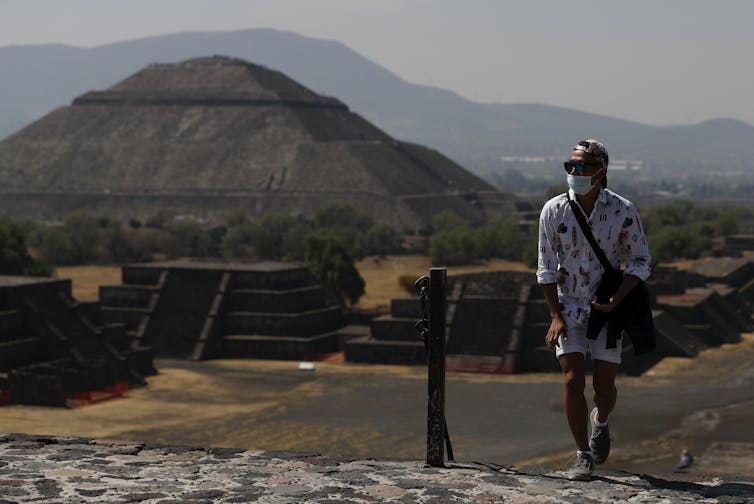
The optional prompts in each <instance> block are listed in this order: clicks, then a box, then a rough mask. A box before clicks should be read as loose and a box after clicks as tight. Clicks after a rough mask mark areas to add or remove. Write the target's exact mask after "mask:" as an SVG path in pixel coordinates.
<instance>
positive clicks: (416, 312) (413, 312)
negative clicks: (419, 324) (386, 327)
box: [390, 296, 422, 320]
mask: <svg viewBox="0 0 754 504" xmlns="http://www.w3.org/2000/svg"><path fill="white" fill-rule="evenodd" d="M390 314H391V315H392V316H393V317H407V318H411V317H413V318H416V319H417V320H418V319H420V318H421V317H422V306H421V299H420V298H419V297H418V296H416V297H402V298H394V299H392V300H391V301H390Z"/></svg>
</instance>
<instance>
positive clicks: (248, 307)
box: [225, 285, 326, 313]
mask: <svg viewBox="0 0 754 504" xmlns="http://www.w3.org/2000/svg"><path fill="white" fill-rule="evenodd" d="M225 303H226V305H225V306H226V309H227V310H228V311H250V312H251V311H253V312H266V313H280V312H283V313H295V312H301V311H306V310H313V309H317V308H324V307H325V304H326V295H325V289H324V288H323V287H322V286H320V285H309V286H306V287H298V288H293V289H284V290H270V289H233V290H232V291H231V292H229V293H228V295H227V297H226V300H225Z"/></svg>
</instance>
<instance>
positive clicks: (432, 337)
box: [427, 268, 448, 467]
mask: <svg viewBox="0 0 754 504" xmlns="http://www.w3.org/2000/svg"><path fill="white" fill-rule="evenodd" d="M447 276H448V270H447V269H446V268H430V270H429V337H428V338H427V340H428V341H427V368H428V384H429V389H428V396H427V464H429V465H431V466H433V467H444V466H445V464H444V453H445V444H444V443H445V311H446V296H445V284H446V281H447Z"/></svg>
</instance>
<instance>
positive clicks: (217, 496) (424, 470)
mask: <svg viewBox="0 0 754 504" xmlns="http://www.w3.org/2000/svg"><path fill="white" fill-rule="evenodd" d="M690 477H691V475H687V474H678V475H672V477H671V476H669V475H663V476H649V475H646V474H639V475H637V474H631V473H626V472H618V471H600V470H598V471H596V473H595V476H594V478H593V479H592V481H589V482H573V481H569V480H567V479H565V478H564V477H563V475H562V474H561V473H558V472H547V471H542V472H534V471H528V472H525V471H521V470H517V469H515V468H512V467H501V466H497V465H492V464H483V463H476V462H464V463H452V464H448V467H447V468H445V469H436V468H430V467H427V466H425V465H424V464H423V463H422V462H418V461H391V460H350V459H343V458H340V459H338V458H332V457H324V456H320V455H316V454H297V453H291V452H271V451H246V450H238V449H228V448H218V449H205V448H187V447H176V446H157V445H149V444H141V443H132V442H124V441H113V440H92V439H86V438H70V437H53V436H38V435H25V434H3V435H0V503H7V502H33V501H36V502H60V503H73V502H118V503H127V502H143V503H152V502H154V503H189V502H190V503H200V502H201V503H204V502H207V503H209V502H227V503H230V502H275V503H301V502H314V503H325V502H330V503H336V502H337V503H344V502H353V503H357V502H359V503H360V502H405V503H427V504H429V503H435V504H439V503H447V502H537V503H542V502H568V503H592V502H668V503H671V502H672V503H677V502H726V503H733V502H741V503H743V502H754V484H751V483H745V482H738V483H736V482H726V481H721V480H719V479H710V480H706V481H688V479H689V478H690ZM698 477H699V476H697V478H698Z"/></svg>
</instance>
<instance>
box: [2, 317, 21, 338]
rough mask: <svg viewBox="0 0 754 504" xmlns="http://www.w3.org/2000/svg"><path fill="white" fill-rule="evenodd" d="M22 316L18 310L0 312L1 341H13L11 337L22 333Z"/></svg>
mask: <svg viewBox="0 0 754 504" xmlns="http://www.w3.org/2000/svg"><path fill="white" fill-rule="evenodd" d="M21 329H22V324H21V315H20V314H19V313H18V311H16V310H1V311H0V341H7V340H9V339H13V338H12V337H11V336H12V335H14V334H17V333H19V332H21Z"/></svg>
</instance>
